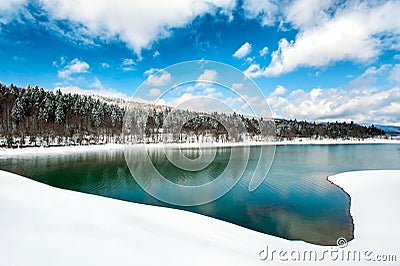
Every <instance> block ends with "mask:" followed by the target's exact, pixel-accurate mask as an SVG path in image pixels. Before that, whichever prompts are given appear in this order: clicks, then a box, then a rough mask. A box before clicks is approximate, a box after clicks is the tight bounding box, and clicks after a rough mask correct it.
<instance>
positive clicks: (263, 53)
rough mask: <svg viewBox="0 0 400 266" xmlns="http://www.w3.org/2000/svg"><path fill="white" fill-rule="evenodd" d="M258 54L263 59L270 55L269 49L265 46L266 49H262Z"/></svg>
mask: <svg viewBox="0 0 400 266" xmlns="http://www.w3.org/2000/svg"><path fill="white" fill-rule="evenodd" d="M258 53H259V54H260V56H261V57H264V56H266V55H267V54H268V47H267V46H265V47H264V48H262V49H261V50H260V51H259V52H258Z"/></svg>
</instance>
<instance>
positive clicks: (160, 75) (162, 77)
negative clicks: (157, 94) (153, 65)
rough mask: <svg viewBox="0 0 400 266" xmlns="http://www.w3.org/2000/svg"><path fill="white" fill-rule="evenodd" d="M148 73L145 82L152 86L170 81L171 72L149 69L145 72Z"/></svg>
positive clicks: (162, 84)
mask: <svg viewBox="0 0 400 266" xmlns="http://www.w3.org/2000/svg"><path fill="white" fill-rule="evenodd" d="M145 74H147V75H148V78H147V81H146V83H147V84H149V85H152V86H164V85H166V84H168V83H169V82H170V81H171V74H170V73H169V72H167V71H165V70H160V71H158V72H157V71H156V70H155V69H150V70H147V71H146V72H145Z"/></svg>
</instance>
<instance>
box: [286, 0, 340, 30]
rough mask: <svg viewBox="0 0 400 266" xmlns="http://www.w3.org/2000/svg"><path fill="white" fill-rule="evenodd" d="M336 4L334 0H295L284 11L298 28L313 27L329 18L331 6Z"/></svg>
mask: <svg viewBox="0 0 400 266" xmlns="http://www.w3.org/2000/svg"><path fill="white" fill-rule="evenodd" d="M334 4H335V2H334V0H295V1H292V2H291V3H290V4H289V5H288V6H287V7H286V8H285V9H284V13H285V15H286V20H287V21H289V22H291V23H292V24H293V25H294V26H295V27H297V28H305V27H313V26H317V25H318V24H319V23H320V22H321V21H324V22H326V21H327V20H328V19H329V13H328V12H329V8H330V7H332V6H333V5H334ZM305 7H306V8H305Z"/></svg>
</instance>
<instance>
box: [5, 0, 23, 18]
mask: <svg viewBox="0 0 400 266" xmlns="http://www.w3.org/2000/svg"><path fill="white" fill-rule="evenodd" d="M25 3H26V0H2V1H0V23H7V22H8V21H10V20H12V19H13V18H15V13H17V12H18V9H19V8H20V7H21V6H22V5H24V4H25Z"/></svg>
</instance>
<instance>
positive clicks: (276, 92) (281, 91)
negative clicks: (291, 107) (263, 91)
mask: <svg viewBox="0 0 400 266" xmlns="http://www.w3.org/2000/svg"><path fill="white" fill-rule="evenodd" d="M286 91H287V89H286V88H285V87H283V86H282V85H279V86H278V87H276V89H275V90H274V91H273V92H272V93H271V95H270V96H279V95H282V94H285V93H286Z"/></svg>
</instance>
